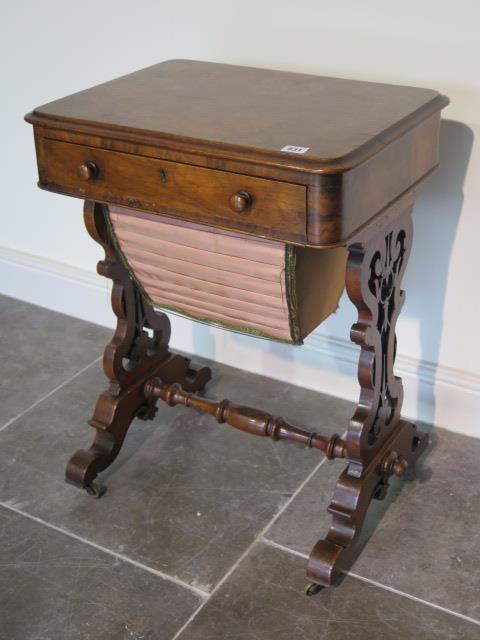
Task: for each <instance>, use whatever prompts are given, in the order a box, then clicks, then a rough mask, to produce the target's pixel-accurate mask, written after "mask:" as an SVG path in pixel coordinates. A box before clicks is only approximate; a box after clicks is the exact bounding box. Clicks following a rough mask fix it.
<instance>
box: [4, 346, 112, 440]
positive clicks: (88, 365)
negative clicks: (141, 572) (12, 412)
mask: <svg viewBox="0 0 480 640" xmlns="http://www.w3.org/2000/svg"><path fill="white" fill-rule="evenodd" d="M102 357H103V356H99V357H98V358H95V360H93V361H92V362H90V364H87V366H85V367H83V369H80V370H79V371H77V372H76V373H74V374H73V376H70V378H68V379H67V380H64V381H63V382H62V383H61V384H59V385H57V386H56V387H55V388H54V389H52V390H51V391H49V392H48V393H47V394H46V395H44V396H43V397H41V398H40V399H39V400H37V401H36V402H34V403H33V404H32V405H30V406H29V407H27V408H26V409H24V410H23V411H21V412H20V413H19V414H18V415H17V416H15V417H14V418H10V420H8V421H7V422H6V423H5V424H4V425H3V426H1V427H0V432H2V431H3V430H4V429H6V428H7V427H8V426H10V425H11V424H13V423H14V422H15V421H16V420H18V419H19V418H21V417H22V416H24V415H25V414H26V413H28V412H29V411H31V410H32V409H35V407H37V406H38V405H39V404H40V403H41V402H43V401H44V400H47V399H48V398H50V396H53V394H54V393H56V392H57V391H59V390H60V389H61V388H62V387H64V386H65V385H67V384H69V382H72V380H75V378H77V377H78V376H80V375H81V374H82V373H84V372H85V371H87V369H90V367H93V365H94V364H96V363H97V362H99V361H100V360H101V359H102Z"/></svg>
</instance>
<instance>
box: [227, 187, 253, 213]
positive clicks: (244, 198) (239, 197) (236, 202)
mask: <svg viewBox="0 0 480 640" xmlns="http://www.w3.org/2000/svg"><path fill="white" fill-rule="evenodd" d="M251 204H252V196H251V195H250V194H249V193H248V192H247V191H239V192H238V193H234V194H233V196H232V197H231V198H230V207H231V208H232V209H233V211H236V212H237V213H243V212H244V211H246V210H247V209H248V208H249V206H250V205H251Z"/></svg>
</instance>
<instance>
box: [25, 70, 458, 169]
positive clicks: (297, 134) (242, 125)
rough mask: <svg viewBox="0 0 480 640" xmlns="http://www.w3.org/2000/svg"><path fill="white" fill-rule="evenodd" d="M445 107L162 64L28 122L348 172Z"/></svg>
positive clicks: (312, 81)
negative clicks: (135, 137)
mask: <svg viewBox="0 0 480 640" xmlns="http://www.w3.org/2000/svg"><path fill="white" fill-rule="evenodd" d="M447 103H448V99H447V98H445V97H444V96H442V95H440V94H439V93H437V92H436V91H432V90H430V89H419V88H413V87H405V86H396V85H388V84H379V83H372V82H360V81H356V80H345V79H339V78H329V77H323V76H314V75H305V74H298V73H289V72H283V71H271V70H266V69H255V68H249V67H240V66H232V65H225V64H215V63H208V62H195V61H191V60H170V61H167V62H162V63H160V64H156V65H154V66H152V67H148V68H146V69H142V70H140V71H137V72H135V73H131V74H129V75H126V76H123V77H121V78H117V79H115V80H112V81H110V82H106V83H104V84H101V85H98V86H96V87H93V88H90V89H87V90H85V91H80V92H79V93H75V94H73V95H71V96H68V97H66V98H62V99H61V100H56V101H54V102H50V103H49V104H46V105H44V106H41V107H38V108H37V109H35V110H34V111H33V113H32V114H29V116H27V120H28V121H29V122H32V123H33V124H36V125H44V126H55V127H57V128H60V129H67V130H69V131H72V130H74V131H81V132H84V133H88V134H90V135H95V134H97V135H106V134H108V135H111V136H113V137H115V138H120V139H121V138H122V137H123V136H126V135H130V136H131V135H132V134H138V135H141V136H142V137H143V138H144V139H146V140H149V142H150V143H151V144H163V145H165V144H167V145H174V144H175V142H176V141H177V142H178V141H181V142H182V143H183V144H185V142H188V143H189V145H190V147H191V148H195V147H196V146H201V148H202V149H203V150H206V151H207V152H208V150H209V149H211V150H212V151H215V150H218V149H222V150H223V153H224V154H225V153H226V154H228V151H229V150H231V151H232V152H235V154H236V157H238V155H239V154H240V155H241V156H244V157H248V158H249V160H250V161H252V160H255V159H256V158H258V159H259V160H261V159H262V158H265V157H268V158H269V160H270V163H273V164H275V165H278V166H284V167H285V166H287V167H296V168H299V169H300V168H301V169H303V170H305V171H313V172H324V171H329V170H335V171H344V170H348V169H351V168H352V167H354V166H356V165H358V164H359V163H361V162H362V161H364V160H365V159H366V158H368V157H370V156H372V155H374V154H375V153H376V152H377V151H379V150H381V149H382V148H383V147H384V146H385V145H386V144H388V143H389V142H391V141H392V140H394V139H396V138H397V137H399V136H400V135H402V134H403V133H404V132H405V131H408V130H409V129H411V128H412V127H414V126H415V125H416V124H418V123H419V122H422V121H423V120H425V119H426V118H427V117H428V116H429V115H431V114H433V113H435V112H438V111H439V110H440V109H441V108H442V107H443V106H445V105H446V104H447ZM288 146H293V147H303V148H304V149H305V148H306V149H307V151H304V152H303V153H298V152H297V153H295V152H292V151H288V150H287V151H285V150H283V149H284V148H285V147H288ZM297 151H298V150H297ZM300 151H302V150H301V149H300Z"/></svg>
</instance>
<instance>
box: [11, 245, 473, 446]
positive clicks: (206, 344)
mask: <svg viewBox="0 0 480 640" xmlns="http://www.w3.org/2000/svg"><path fill="white" fill-rule="evenodd" d="M0 293H1V294H4V295H7V296H11V297H13V298H18V299H20V300H25V301H27V302H30V303H32V304H37V305H40V306H42V307H46V308H48V309H52V310H54V311H59V312H60V313H65V314H67V315H71V316H74V317H76V318H81V319H82V320H87V321H89V322H94V323H96V324H100V325H104V326H109V327H113V326H114V317H113V314H112V312H111V310H110V284H109V282H108V281H107V280H105V279H104V278H101V277H100V276H98V275H97V274H95V273H93V272H90V271H86V270H83V269H80V268H76V267H71V266H68V265H65V264H63V263H59V262H54V261H52V260H48V259H46V258H42V257H37V256H32V255H31V254H27V253H23V252H20V251H15V250H12V249H7V248H2V247H0ZM172 328H173V332H172V335H173V340H172V344H173V346H174V347H175V348H177V349H182V350H184V351H191V352H194V353H197V354H198V355H201V356H204V357H209V358H212V359H214V360H217V361H219V362H223V363H225V364H229V365H231V366H234V367H240V368H243V369H247V370H249V371H252V372H253V373H261V374H263V375H269V376H271V377H275V378H278V379H280V380H284V381H285V382H290V383H292V384H296V385H300V386H305V387H308V388H311V389H315V390H317V391H321V392H323V393H328V394H331V395H334V396H337V397H341V398H345V399H347V400H351V401H356V400H357V395H358V385H357V382H356V367H357V358H358V348H357V347H356V346H355V345H353V344H352V343H350V342H349V341H347V340H340V339H338V338H332V337H329V336H326V335H324V334H322V333H321V332H314V333H313V334H312V335H311V336H310V337H309V338H308V339H307V340H306V341H305V344H304V346H303V347H289V346H286V345H278V346H277V345H275V347H272V343H271V342H268V341H264V340H258V339H255V338H244V337H243V336H241V337H239V336H236V335H235V334H231V333H230V332H227V331H223V330H221V329H216V328H212V327H208V326H205V325H199V324H198V323H193V322H191V321H190V320H186V319H183V318H178V317H175V316H172ZM395 372H396V374H397V375H399V376H400V377H401V378H402V379H403V382H404V386H405V402H404V412H403V413H404V415H405V416H408V417H410V418H411V419H414V420H421V421H424V422H428V423H433V424H436V425H437V426H440V427H444V428H446V429H449V430H451V431H455V432H457V433H461V434H464V435H469V436H473V437H480V428H479V426H478V423H477V420H478V418H477V416H478V415H479V414H480V376H478V375H474V374H472V373H469V372H467V371H459V370H456V369H452V368H450V367H446V366H443V365H437V364H434V363H430V362H425V361H422V360H417V359H414V358H410V357H406V356H402V355H401V354H398V355H397V360H396V366H395Z"/></svg>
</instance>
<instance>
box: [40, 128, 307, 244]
mask: <svg viewBox="0 0 480 640" xmlns="http://www.w3.org/2000/svg"><path fill="white" fill-rule="evenodd" d="M42 151H43V153H42V154H41V156H42V162H41V163H40V167H39V173H40V186H41V187H44V188H46V189H49V190H52V191H58V192H60V193H67V194H69V195H74V196H78V197H80V198H85V199H91V200H97V201H99V202H106V203H114V204H122V205H124V206H127V207H135V208H138V209H144V210H147V211H153V212H156V213H165V214H169V215H172V216H175V217H181V218H185V219H187V220H193V221H197V222H204V223H207V224H210V225H218V226H221V227H226V228H231V229H238V230H241V231H245V232H248V233H254V234H256V235H261V236H265V237H270V238H277V239H281V240H290V241H292V242H304V241H305V239H306V189H305V187H303V186H301V185H296V184H290V183H286V182H278V181H275V180H267V179H264V178H254V177H252V176H244V175H241V174H236V173H229V172H226V171H218V170H215V169H206V168H203V167H196V166H192V165H187V164H181V163H177V162H169V161H167V160H159V159H157V158H147V157H144V156H138V155H131V154H128V153H120V152H116V151H109V150H106V149H98V148H95V147H84V146H81V145H76V144H71V143H66V142H59V141H55V140H49V139H44V142H43V149H42Z"/></svg>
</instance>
